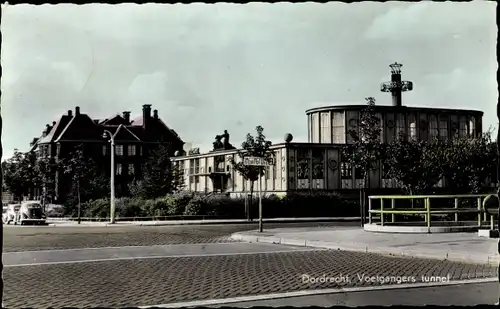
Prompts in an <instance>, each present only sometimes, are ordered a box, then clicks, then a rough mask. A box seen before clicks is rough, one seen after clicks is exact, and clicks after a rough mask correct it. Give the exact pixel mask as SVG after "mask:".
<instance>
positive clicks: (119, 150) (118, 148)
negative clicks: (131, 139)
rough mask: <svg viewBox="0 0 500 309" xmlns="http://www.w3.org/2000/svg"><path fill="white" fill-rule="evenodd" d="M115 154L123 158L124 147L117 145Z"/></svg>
mask: <svg viewBox="0 0 500 309" xmlns="http://www.w3.org/2000/svg"><path fill="white" fill-rule="evenodd" d="M115 154H116V155H117V156H123V145H115Z"/></svg>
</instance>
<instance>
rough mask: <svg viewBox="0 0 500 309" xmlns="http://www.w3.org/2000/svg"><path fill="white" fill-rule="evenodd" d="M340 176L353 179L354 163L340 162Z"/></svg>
mask: <svg viewBox="0 0 500 309" xmlns="http://www.w3.org/2000/svg"><path fill="white" fill-rule="evenodd" d="M340 177H341V178H342V179H352V165H351V164H350V163H349V162H341V163H340Z"/></svg>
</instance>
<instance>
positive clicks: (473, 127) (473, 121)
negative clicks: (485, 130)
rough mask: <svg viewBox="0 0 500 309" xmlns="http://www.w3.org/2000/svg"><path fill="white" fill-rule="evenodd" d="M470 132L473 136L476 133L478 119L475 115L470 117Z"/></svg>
mask: <svg viewBox="0 0 500 309" xmlns="http://www.w3.org/2000/svg"><path fill="white" fill-rule="evenodd" d="M468 134H469V136H471V137H474V136H475V135H476V119H474V117H470V118H469V126H468Z"/></svg>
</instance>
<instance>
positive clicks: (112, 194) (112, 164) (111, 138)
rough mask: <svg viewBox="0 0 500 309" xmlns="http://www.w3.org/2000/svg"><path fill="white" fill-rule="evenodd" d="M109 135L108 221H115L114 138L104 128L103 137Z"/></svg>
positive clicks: (112, 222)
mask: <svg viewBox="0 0 500 309" xmlns="http://www.w3.org/2000/svg"><path fill="white" fill-rule="evenodd" d="M108 135H109V141H110V142H111V154H110V155H111V177H110V178H111V184H110V185H111V198H110V202H111V208H110V211H109V216H110V221H109V223H111V224H114V223H115V138H114V136H113V134H111V132H110V131H108V130H104V133H103V135H102V136H103V137H104V138H107V136H108Z"/></svg>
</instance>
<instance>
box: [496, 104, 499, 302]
mask: <svg viewBox="0 0 500 309" xmlns="http://www.w3.org/2000/svg"><path fill="white" fill-rule="evenodd" d="M497 120H498V128H497V186H498V190H497V201H500V101H498V102H497ZM497 220H498V226H497V229H500V205H498V215H497ZM497 251H498V253H500V240H498V249H497ZM498 282H499V295H498V303H496V305H499V304H500V268H498Z"/></svg>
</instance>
